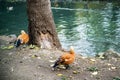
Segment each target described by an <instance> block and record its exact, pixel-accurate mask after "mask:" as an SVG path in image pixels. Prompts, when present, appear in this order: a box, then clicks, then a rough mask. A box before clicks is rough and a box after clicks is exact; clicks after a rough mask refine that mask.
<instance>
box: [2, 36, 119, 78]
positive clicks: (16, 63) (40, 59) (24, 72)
mask: <svg viewBox="0 0 120 80" xmlns="http://www.w3.org/2000/svg"><path fill="white" fill-rule="evenodd" d="M12 40H13V39H12V38H10V37H8V36H0V80H120V56H119V55H112V56H107V55H106V56H104V57H103V56H102V57H101V56H99V57H91V58H90V57H89V58H86V57H83V56H81V55H79V54H78V53H76V59H75V62H74V63H73V64H71V65H70V69H69V70H65V69H63V67H62V66H60V67H61V68H60V69H58V70H55V71H53V70H52V67H51V65H52V64H54V61H55V60H56V59H57V58H58V57H59V56H60V55H61V54H63V52H62V51H59V50H45V49H39V48H37V47H28V46H27V47H26V46H21V47H19V48H14V47H13V43H12V44H10V42H11V41H12ZM104 53H107V54H110V55H111V54H112V53H116V52H115V51H106V52H104Z"/></svg>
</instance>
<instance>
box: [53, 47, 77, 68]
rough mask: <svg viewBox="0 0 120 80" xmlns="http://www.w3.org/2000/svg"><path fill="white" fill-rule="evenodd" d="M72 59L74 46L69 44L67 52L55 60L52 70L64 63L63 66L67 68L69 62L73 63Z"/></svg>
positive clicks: (73, 58) (73, 57)
mask: <svg viewBox="0 0 120 80" xmlns="http://www.w3.org/2000/svg"><path fill="white" fill-rule="evenodd" d="M74 60H75V52H74V48H73V47H72V46H71V47H70V51H69V52H66V53H64V54H63V55H62V56H60V57H59V58H58V60H57V61H56V62H55V64H54V66H53V70H55V68H56V67H57V66H58V65H64V66H65V68H66V69H68V68H69V64H71V63H73V62H74Z"/></svg>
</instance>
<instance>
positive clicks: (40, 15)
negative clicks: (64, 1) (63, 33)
mask: <svg viewBox="0 0 120 80" xmlns="http://www.w3.org/2000/svg"><path fill="white" fill-rule="evenodd" d="M27 13H28V21H29V25H28V34H29V38H30V40H29V44H33V45H37V46H40V47H41V48H48V49H51V48H60V49H61V44H60V41H59V39H58V36H57V32H56V28H55V23H54V20H53V16H52V11H51V5H50V0H27Z"/></svg>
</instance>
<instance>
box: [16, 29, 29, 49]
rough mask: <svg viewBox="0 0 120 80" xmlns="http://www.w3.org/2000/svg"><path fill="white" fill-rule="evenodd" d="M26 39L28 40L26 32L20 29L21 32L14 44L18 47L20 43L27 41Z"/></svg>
mask: <svg viewBox="0 0 120 80" xmlns="http://www.w3.org/2000/svg"><path fill="white" fill-rule="evenodd" d="M28 41H29V36H28V34H27V33H26V32H25V31H24V30H21V34H20V35H19V36H18V37H17V40H16V43H15V46H16V47H19V46H20V45H21V44H26V43H28Z"/></svg>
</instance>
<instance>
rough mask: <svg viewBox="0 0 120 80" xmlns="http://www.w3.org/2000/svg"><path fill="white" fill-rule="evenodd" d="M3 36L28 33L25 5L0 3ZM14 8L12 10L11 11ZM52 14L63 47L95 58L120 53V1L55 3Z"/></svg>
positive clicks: (0, 25)
mask: <svg viewBox="0 0 120 80" xmlns="http://www.w3.org/2000/svg"><path fill="white" fill-rule="evenodd" d="M0 4H2V5H0V35H9V34H17V35H18V34H19V33H20V30H21V29H24V30H26V31H27V25H28V22H27V14H26V3H0ZM11 8H12V9H11ZM52 11H53V15H54V20H55V24H56V28H57V32H58V36H59V39H60V41H61V44H62V47H63V48H65V49H69V46H71V45H73V46H74V48H75V51H76V53H80V54H82V55H88V56H93V55H95V54H96V53H99V52H102V51H105V50H108V49H114V50H116V51H118V52H120V49H119V48H120V2H98V1H97V2H77V3H75V2H74V3H66V2H64V3H63V2H62V3H55V4H52Z"/></svg>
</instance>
